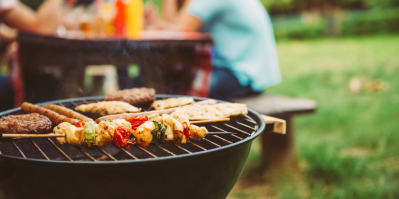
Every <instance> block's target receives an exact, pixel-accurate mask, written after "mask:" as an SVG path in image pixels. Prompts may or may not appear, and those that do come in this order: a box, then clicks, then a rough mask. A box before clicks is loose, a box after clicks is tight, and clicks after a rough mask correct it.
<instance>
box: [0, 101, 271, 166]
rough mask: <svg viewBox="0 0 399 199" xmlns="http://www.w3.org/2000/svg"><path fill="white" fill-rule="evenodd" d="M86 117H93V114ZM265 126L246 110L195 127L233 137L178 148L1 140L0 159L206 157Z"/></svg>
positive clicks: (127, 160) (69, 160)
mask: <svg viewBox="0 0 399 199" xmlns="http://www.w3.org/2000/svg"><path fill="white" fill-rule="evenodd" d="M171 97H181V96H175V95H157V97H156V98H157V100H159V99H166V98H171ZM103 99H104V98H103V97H87V98H75V99H67V100H57V101H51V102H45V103H40V104H38V105H45V104H57V105H60V106H65V107H67V108H71V109H74V108H75V107H76V106H78V105H81V104H87V103H93V102H99V101H102V100H103ZM194 99H195V101H202V100H206V98H194ZM219 102H223V101H219ZM142 108H143V109H146V108H148V105H147V106H143V107H142ZM23 113H24V112H23V111H22V110H21V109H20V108H16V109H12V110H9V111H5V112H2V113H0V117H1V116H5V115H17V114H23ZM87 116H89V117H92V118H95V117H93V115H87ZM95 119H96V118H95ZM265 125H266V124H265V122H264V120H263V119H262V117H261V116H260V115H259V114H258V113H256V112H255V111H253V110H251V109H248V115H246V116H239V117H232V118H231V120H230V121H229V122H219V123H210V124H198V126H205V127H206V128H207V129H208V130H209V131H211V132H212V131H220V132H235V133H236V134H232V135H208V136H206V137H205V138H204V139H203V140H201V141H197V140H191V139H190V140H189V141H188V143H187V144H185V145H177V144H174V143H170V142H166V143H165V144H159V143H156V144H151V145H150V146H148V147H147V148H142V147H140V146H138V145H135V146H134V147H133V148H131V149H129V150H126V149H124V148H121V147H117V146H115V145H108V146H106V147H103V148H100V147H97V148H94V149H87V148H84V147H72V146H70V145H68V144H64V145H59V144H58V143H56V141H55V138H35V139H24V140H11V141H10V140H2V141H0V159H17V160H24V161H39V162H41V161H44V162H55V163H73V164H79V163H84V164H87V163H89V164H90V163H95V164H112V163H130V162H146V161H162V160H165V159H176V158H179V159H180V158H188V157H192V156H200V155H207V154H211V153H213V152H215V151H220V150H229V149H232V148H234V147H238V146H239V145H242V144H244V143H246V142H250V141H252V140H253V139H254V138H256V137H257V136H258V135H259V134H260V133H262V132H263V130H264V129H265ZM51 132H52V129H51ZM49 133H50V132H49Z"/></svg>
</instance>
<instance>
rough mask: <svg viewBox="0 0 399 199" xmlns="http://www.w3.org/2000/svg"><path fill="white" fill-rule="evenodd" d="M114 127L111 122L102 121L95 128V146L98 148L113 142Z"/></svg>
mask: <svg viewBox="0 0 399 199" xmlns="http://www.w3.org/2000/svg"><path fill="white" fill-rule="evenodd" d="M114 132H115V126H114V125H113V124H112V122H109V121H102V122H100V123H99V124H98V125H96V128H95V135H96V141H95V145H96V146H99V147H104V146H107V145H108V144H109V143H112V142H113V140H114V139H113V137H114Z"/></svg>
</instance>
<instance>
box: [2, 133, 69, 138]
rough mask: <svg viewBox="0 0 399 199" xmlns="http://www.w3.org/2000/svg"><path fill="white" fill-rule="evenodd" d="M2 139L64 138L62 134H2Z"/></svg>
mask: <svg viewBox="0 0 399 199" xmlns="http://www.w3.org/2000/svg"><path fill="white" fill-rule="evenodd" d="M1 137H3V138H16V139H19V138H51V137H65V135H64V134H54V133H51V134H2V135H1Z"/></svg>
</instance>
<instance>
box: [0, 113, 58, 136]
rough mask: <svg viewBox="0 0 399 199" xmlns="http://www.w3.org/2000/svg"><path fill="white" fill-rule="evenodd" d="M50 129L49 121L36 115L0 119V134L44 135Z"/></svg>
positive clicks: (11, 116)
mask: <svg viewBox="0 0 399 199" xmlns="http://www.w3.org/2000/svg"><path fill="white" fill-rule="evenodd" d="M50 128H51V121H50V119H49V118H47V117H46V116H43V115H39V114H37V113H31V114H25V115H10V116H4V117H2V118H1V119H0V133H1V134H2V133H9V134H25V133H44V132H46V131H48V130H50Z"/></svg>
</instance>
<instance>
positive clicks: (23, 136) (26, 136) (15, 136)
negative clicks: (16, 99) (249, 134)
mask: <svg viewBox="0 0 399 199" xmlns="http://www.w3.org/2000/svg"><path fill="white" fill-rule="evenodd" d="M230 134H235V133H233V132H208V133H207V135H230ZM1 136H2V137H3V138H11V139H18V140H19V139H31V138H51V137H65V135H64V134H54V133H51V134H2V135H1Z"/></svg>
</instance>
